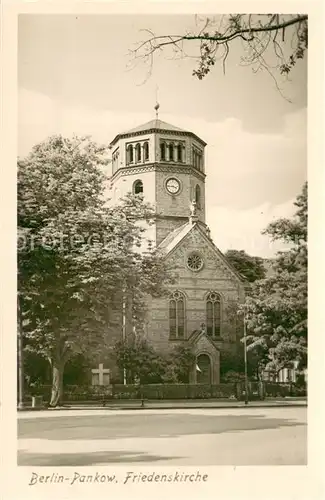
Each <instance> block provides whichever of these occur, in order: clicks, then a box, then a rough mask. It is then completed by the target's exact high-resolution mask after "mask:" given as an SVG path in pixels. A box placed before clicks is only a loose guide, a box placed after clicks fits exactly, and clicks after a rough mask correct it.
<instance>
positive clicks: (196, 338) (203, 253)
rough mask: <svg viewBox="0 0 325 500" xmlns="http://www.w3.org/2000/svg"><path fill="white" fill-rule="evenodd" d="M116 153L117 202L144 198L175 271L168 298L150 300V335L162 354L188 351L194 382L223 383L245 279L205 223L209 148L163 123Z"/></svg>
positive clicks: (151, 234)
mask: <svg viewBox="0 0 325 500" xmlns="http://www.w3.org/2000/svg"><path fill="white" fill-rule="evenodd" d="M110 147H111V151H112V176H111V178H110V183H111V186H110V189H111V193H112V194H111V196H112V200H113V202H114V201H116V202H117V201H118V199H119V198H121V197H123V196H125V195H126V194H127V193H129V192H133V193H134V194H140V193H141V194H142V195H143V197H144V200H145V201H146V202H149V203H151V204H152V205H153V206H154V207H155V210H156V221H155V224H154V225H153V226H151V227H150V229H148V235H147V236H148V238H150V239H151V241H153V243H154V244H155V245H156V247H157V248H158V250H159V251H161V252H162V253H163V255H164V258H165V259H166V261H167V264H168V266H169V265H170V266H171V268H172V269H173V270H175V276H177V279H176V283H175V284H173V285H172V286H171V287H170V296H169V297H167V298H166V297H164V298H160V299H156V298H151V299H150V300H149V304H148V317H147V321H146V325H145V335H146V338H147V340H148V342H149V343H151V345H152V346H153V347H154V348H155V349H157V351H159V352H163V351H166V350H168V349H170V348H171V347H173V346H175V344H177V343H183V344H184V343H185V344H186V345H188V346H190V347H191V349H192V350H193V353H194V354H195V356H196V363H194V365H193V369H192V371H191V373H190V383H192V384H196V383H211V384H218V383H219V381H220V357H222V353H223V352H225V351H226V350H235V349H236V348H238V342H239V337H240V336H241V335H242V333H241V332H239V331H238V325H237V321H236V314H235V313H234V308H235V306H236V304H238V302H242V301H243V300H244V294H245V282H244V281H243V279H242V278H241V276H240V275H239V274H238V273H237V272H236V271H235V270H234V269H233V268H232V266H231V265H230V264H229V263H228V262H227V260H226V258H225V257H224V255H223V254H222V253H221V251H220V250H218V248H217V247H216V245H215V244H214V242H213V241H212V239H211V236H210V231H209V228H208V227H207V225H206V222H205V220H206V201H205V183H206V174H205V147H206V143H205V142H204V141H203V140H202V139H201V138H200V137H198V136H197V135H196V134H194V133H193V132H190V131H186V130H182V129H180V128H177V127H175V126H174V125H171V124H169V123H165V122H164V121H162V120H160V119H158V116H157V118H156V119H154V120H151V121H149V122H147V123H145V124H143V125H140V126H138V127H136V128H133V129H132V130H129V131H128V132H124V133H120V134H118V135H117V136H116V137H115V138H114V140H113V141H112V142H111V144H110Z"/></svg>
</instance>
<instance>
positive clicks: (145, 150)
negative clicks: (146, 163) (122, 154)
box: [143, 142, 149, 160]
mask: <svg viewBox="0 0 325 500" xmlns="http://www.w3.org/2000/svg"><path fill="white" fill-rule="evenodd" d="M143 157H144V160H149V144H148V143H147V142H145V143H144V145H143Z"/></svg>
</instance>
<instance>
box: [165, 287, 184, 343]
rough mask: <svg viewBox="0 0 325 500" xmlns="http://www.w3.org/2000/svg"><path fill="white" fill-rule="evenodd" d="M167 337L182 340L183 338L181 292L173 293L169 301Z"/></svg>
mask: <svg viewBox="0 0 325 500" xmlns="http://www.w3.org/2000/svg"><path fill="white" fill-rule="evenodd" d="M169 336H170V338H172V339H183V338H184V336H185V298H184V295H183V294H182V293H181V292H178V291H177V292H174V293H173V294H172V296H171V298H170V301H169Z"/></svg>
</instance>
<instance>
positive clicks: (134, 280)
mask: <svg viewBox="0 0 325 500" xmlns="http://www.w3.org/2000/svg"><path fill="white" fill-rule="evenodd" d="M106 158H107V157H106V148H104V147H102V146H100V145H97V144H95V143H94V142H92V141H91V140H90V139H88V138H77V137H75V138H73V139H64V138H63V137H61V136H54V137H51V138H49V139H48V140H47V141H44V142H43V143H41V144H39V145H37V146H35V147H34V148H33V150H32V152H31V153H30V154H29V155H28V156H27V158H26V159H24V160H20V161H19V162H18V229H19V233H18V236H19V239H18V271H19V274H18V290H19V305H20V307H19V311H21V317H20V318H19V319H20V323H21V324H22V326H23V337H24V343H25V349H27V350H29V351H33V352H36V353H37V354H38V355H40V356H43V357H44V358H45V359H47V360H48V361H49V362H50V365H51V369H52V396H51V401H50V405H51V406H56V405H57V404H58V403H59V402H60V399H61V397H62V392H63V374H64V368H65V365H66V363H67V361H68V360H69V359H71V358H72V357H74V356H75V355H77V354H86V353H87V352H89V351H90V350H92V351H96V350H99V349H100V346H101V345H102V344H103V342H104V341H105V338H107V336H108V337H109V336H110V335H112V334H113V332H114V331H115V330H116V328H117V327H118V321H117V317H118V315H120V314H121V310H122V302H123V300H124V298H125V297H124V295H125V290H128V289H130V287H133V288H132V290H133V295H135V296H137V301H134V302H133V304H132V305H131V307H130V310H131V320H132V319H133V318H136V319H137V321H140V320H141V318H142V317H143V315H144V314H145V312H144V310H143V303H144V297H145V296H146V294H147V293H153V292H155V293H156V294H159V293H160V292H161V293H162V292H163V289H164V282H165V279H166V276H168V274H167V272H166V270H165V269H163V263H162V262H161V260H160V258H159V257H158V256H157V255H156V254H155V252H154V251H150V250H149V251H148V252H146V253H141V252H139V247H141V241H142V237H143V231H144V228H142V227H141V226H139V224H138V223H137V221H138V219H147V220H149V221H150V219H151V218H152V216H153V211H152V209H151V208H150V207H149V206H148V205H147V204H145V203H144V202H143V200H142V198H140V197H132V196H131V195H130V196H127V197H126V198H125V199H124V200H123V201H122V202H121V203H120V204H119V205H118V206H115V207H109V206H107V204H106V202H105V198H104V190H105V177H104V175H103V173H102V170H101V169H102V167H103V166H104V165H105V164H106Z"/></svg>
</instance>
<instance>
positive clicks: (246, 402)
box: [244, 316, 248, 405]
mask: <svg viewBox="0 0 325 500" xmlns="http://www.w3.org/2000/svg"><path fill="white" fill-rule="evenodd" d="M244 364H245V405H248V376H247V343H246V316H244Z"/></svg>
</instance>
